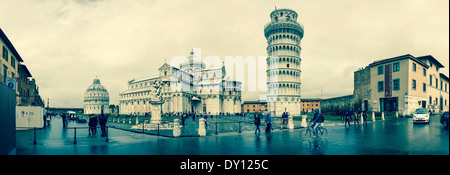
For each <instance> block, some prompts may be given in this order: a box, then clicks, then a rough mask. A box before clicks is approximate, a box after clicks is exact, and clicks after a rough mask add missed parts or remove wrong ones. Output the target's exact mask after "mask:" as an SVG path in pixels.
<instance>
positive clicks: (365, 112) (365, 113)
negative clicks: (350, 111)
mask: <svg viewBox="0 0 450 175" xmlns="http://www.w3.org/2000/svg"><path fill="white" fill-rule="evenodd" d="M367 117H368V115H367V109H365V110H364V112H363V126H364V125H365V126H367Z"/></svg>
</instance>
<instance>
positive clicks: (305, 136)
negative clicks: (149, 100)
mask: <svg viewBox="0 0 450 175" xmlns="http://www.w3.org/2000/svg"><path fill="white" fill-rule="evenodd" d="M310 123H311V122H309V123H308V125H307V127H306V128H303V129H302V130H301V131H300V138H301V139H302V140H309V138H311V135H313V134H314V131H313V128H311V127H310ZM327 135H328V130H327V129H326V128H325V127H323V125H320V126H319V127H318V128H317V136H318V137H319V138H321V139H325V138H326V137H327Z"/></svg>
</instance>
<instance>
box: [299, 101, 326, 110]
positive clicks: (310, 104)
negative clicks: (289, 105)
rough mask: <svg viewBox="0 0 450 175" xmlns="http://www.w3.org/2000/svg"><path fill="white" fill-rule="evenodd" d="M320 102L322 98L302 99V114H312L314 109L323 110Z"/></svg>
mask: <svg viewBox="0 0 450 175" xmlns="http://www.w3.org/2000/svg"><path fill="white" fill-rule="evenodd" d="M320 101H322V99H320V98H302V101H301V109H302V112H312V111H314V109H321V107H320Z"/></svg>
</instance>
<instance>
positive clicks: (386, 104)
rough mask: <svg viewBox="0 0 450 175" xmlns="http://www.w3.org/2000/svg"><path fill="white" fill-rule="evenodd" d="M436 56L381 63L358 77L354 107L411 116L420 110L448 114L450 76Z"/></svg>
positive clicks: (408, 56)
mask: <svg viewBox="0 0 450 175" xmlns="http://www.w3.org/2000/svg"><path fill="white" fill-rule="evenodd" d="M443 67H444V66H443V65H442V64H441V63H440V62H439V61H438V60H437V59H436V58H434V57H433V56H431V55H427V56H421V57H414V56H412V55H410V54H407V55H402V56H398V57H393V58H388V59H383V60H377V61H374V62H373V63H371V64H369V65H368V66H367V67H365V68H364V69H360V70H358V71H356V72H355V73H354V77H355V79H354V82H355V84H354V85H355V89H354V103H355V105H356V106H361V109H362V110H364V109H367V110H369V111H380V112H381V111H398V112H399V113H400V114H401V115H411V114H412V113H413V112H414V111H415V110H416V109H418V108H427V109H429V110H431V111H433V112H442V111H448V109H449V104H448V100H449V99H448V98H449V97H448V91H449V89H448V84H449V78H448V76H446V75H444V74H442V73H440V72H439V69H440V68H443Z"/></svg>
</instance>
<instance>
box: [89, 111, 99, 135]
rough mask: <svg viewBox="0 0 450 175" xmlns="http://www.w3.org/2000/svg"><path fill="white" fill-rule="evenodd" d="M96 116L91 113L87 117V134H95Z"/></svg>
mask: <svg viewBox="0 0 450 175" xmlns="http://www.w3.org/2000/svg"><path fill="white" fill-rule="evenodd" d="M97 124H98V122H97V116H95V115H93V114H91V117H90V118H89V136H91V135H92V136H97Z"/></svg>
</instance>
